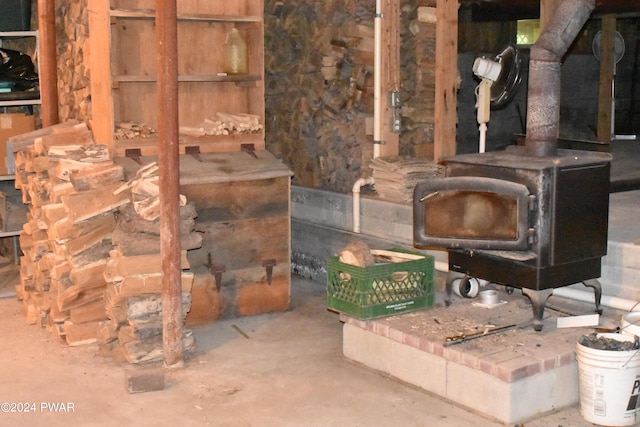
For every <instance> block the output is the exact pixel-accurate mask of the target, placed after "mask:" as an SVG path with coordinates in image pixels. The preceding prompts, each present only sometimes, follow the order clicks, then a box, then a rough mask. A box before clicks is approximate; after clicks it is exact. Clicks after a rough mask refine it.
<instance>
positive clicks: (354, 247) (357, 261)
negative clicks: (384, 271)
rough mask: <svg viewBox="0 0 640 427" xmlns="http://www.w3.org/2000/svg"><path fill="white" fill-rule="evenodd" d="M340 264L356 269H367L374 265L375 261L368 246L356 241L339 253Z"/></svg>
mask: <svg viewBox="0 0 640 427" xmlns="http://www.w3.org/2000/svg"><path fill="white" fill-rule="evenodd" d="M340 262H343V263H345V264H351V265H356V266H358V267H369V266H371V265H374V264H375V259H374V258H373V255H372V254H371V249H370V248H369V246H368V245H367V244H366V243H365V242H363V241H362V240H356V241H354V242H351V243H349V244H348V245H347V246H345V248H344V249H343V250H342V251H340Z"/></svg>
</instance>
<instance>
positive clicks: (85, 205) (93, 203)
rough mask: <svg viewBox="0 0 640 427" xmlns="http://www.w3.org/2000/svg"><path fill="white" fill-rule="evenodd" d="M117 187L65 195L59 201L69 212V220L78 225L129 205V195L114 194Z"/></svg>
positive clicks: (108, 186) (117, 185)
mask: <svg viewBox="0 0 640 427" xmlns="http://www.w3.org/2000/svg"><path fill="white" fill-rule="evenodd" d="M119 186H120V185H119V184H117V183H116V184H110V185H107V186H105V187H103V188H99V189H95V190H88V191H82V192H78V193H73V194H67V195H64V196H62V198H61V200H62V203H63V204H64V205H65V207H66V208H67V211H68V212H69V218H70V219H71V220H73V222H74V223H78V222H81V221H85V220H87V219H90V218H93V217H97V216H100V215H103V214H106V213H108V212H113V211H115V210H116V209H118V208H119V207H120V206H123V205H125V204H127V203H129V195H128V194H127V193H126V192H122V193H117V194H114V191H115V190H116V189H117V188H118V187H119Z"/></svg>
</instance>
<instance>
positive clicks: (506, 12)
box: [460, 0, 640, 22]
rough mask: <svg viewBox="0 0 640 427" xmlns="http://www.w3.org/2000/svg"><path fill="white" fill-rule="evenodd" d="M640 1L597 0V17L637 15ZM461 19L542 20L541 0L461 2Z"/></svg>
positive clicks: (479, 0) (468, 0) (472, 0)
mask: <svg viewBox="0 0 640 427" xmlns="http://www.w3.org/2000/svg"><path fill="white" fill-rule="evenodd" d="M638 11H640V0H596V7H595V9H594V11H593V13H594V15H595V16H598V15H605V14H618V15H626V14H632V15H634V16H635V15H637V14H638ZM460 12H461V19H464V20H465V21H476V22H482V21H484V22H489V21H516V20H519V19H536V18H540V0H461V2H460Z"/></svg>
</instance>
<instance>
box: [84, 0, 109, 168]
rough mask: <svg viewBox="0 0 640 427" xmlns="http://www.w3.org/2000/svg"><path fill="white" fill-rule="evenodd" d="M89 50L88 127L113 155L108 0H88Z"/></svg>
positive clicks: (97, 140) (99, 142)
mask: <svg viewBox="0 0 640 427" xmlns="http://www.w3.org/2000/svg"><path fill="white" fill-rule="evenodd" d="M87 10H88V15H89V49H90V51H91V52H92V54H91V55H90V56H91V58H90V59H91V116H92V120H91V130H92V132H93V139H94V141H95V142H96V144H103V145H106V146H107V148H108V149H109V154H110V155H111V156H113V155H114V152H115V150H114V144H113V124H114V113H113V98H112V91H111V90H112V84H113V79H112V77H111V20H110V17H109V1H107V0H89V3H88V6H87Z"/></svg>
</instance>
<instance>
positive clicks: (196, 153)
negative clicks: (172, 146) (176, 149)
mask: <svg viewBox="0 0 640 427" xmlns="http://www.w3.org/2000/svg"><path fill="white" fill-rule="evenodd" d="M184 154H189V155H190V156H193V158H194V159H196V160H197V161H199V162H201V161H202V157H200V147H199V146H198V145H189V146H186V147H184Z"/></svg>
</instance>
